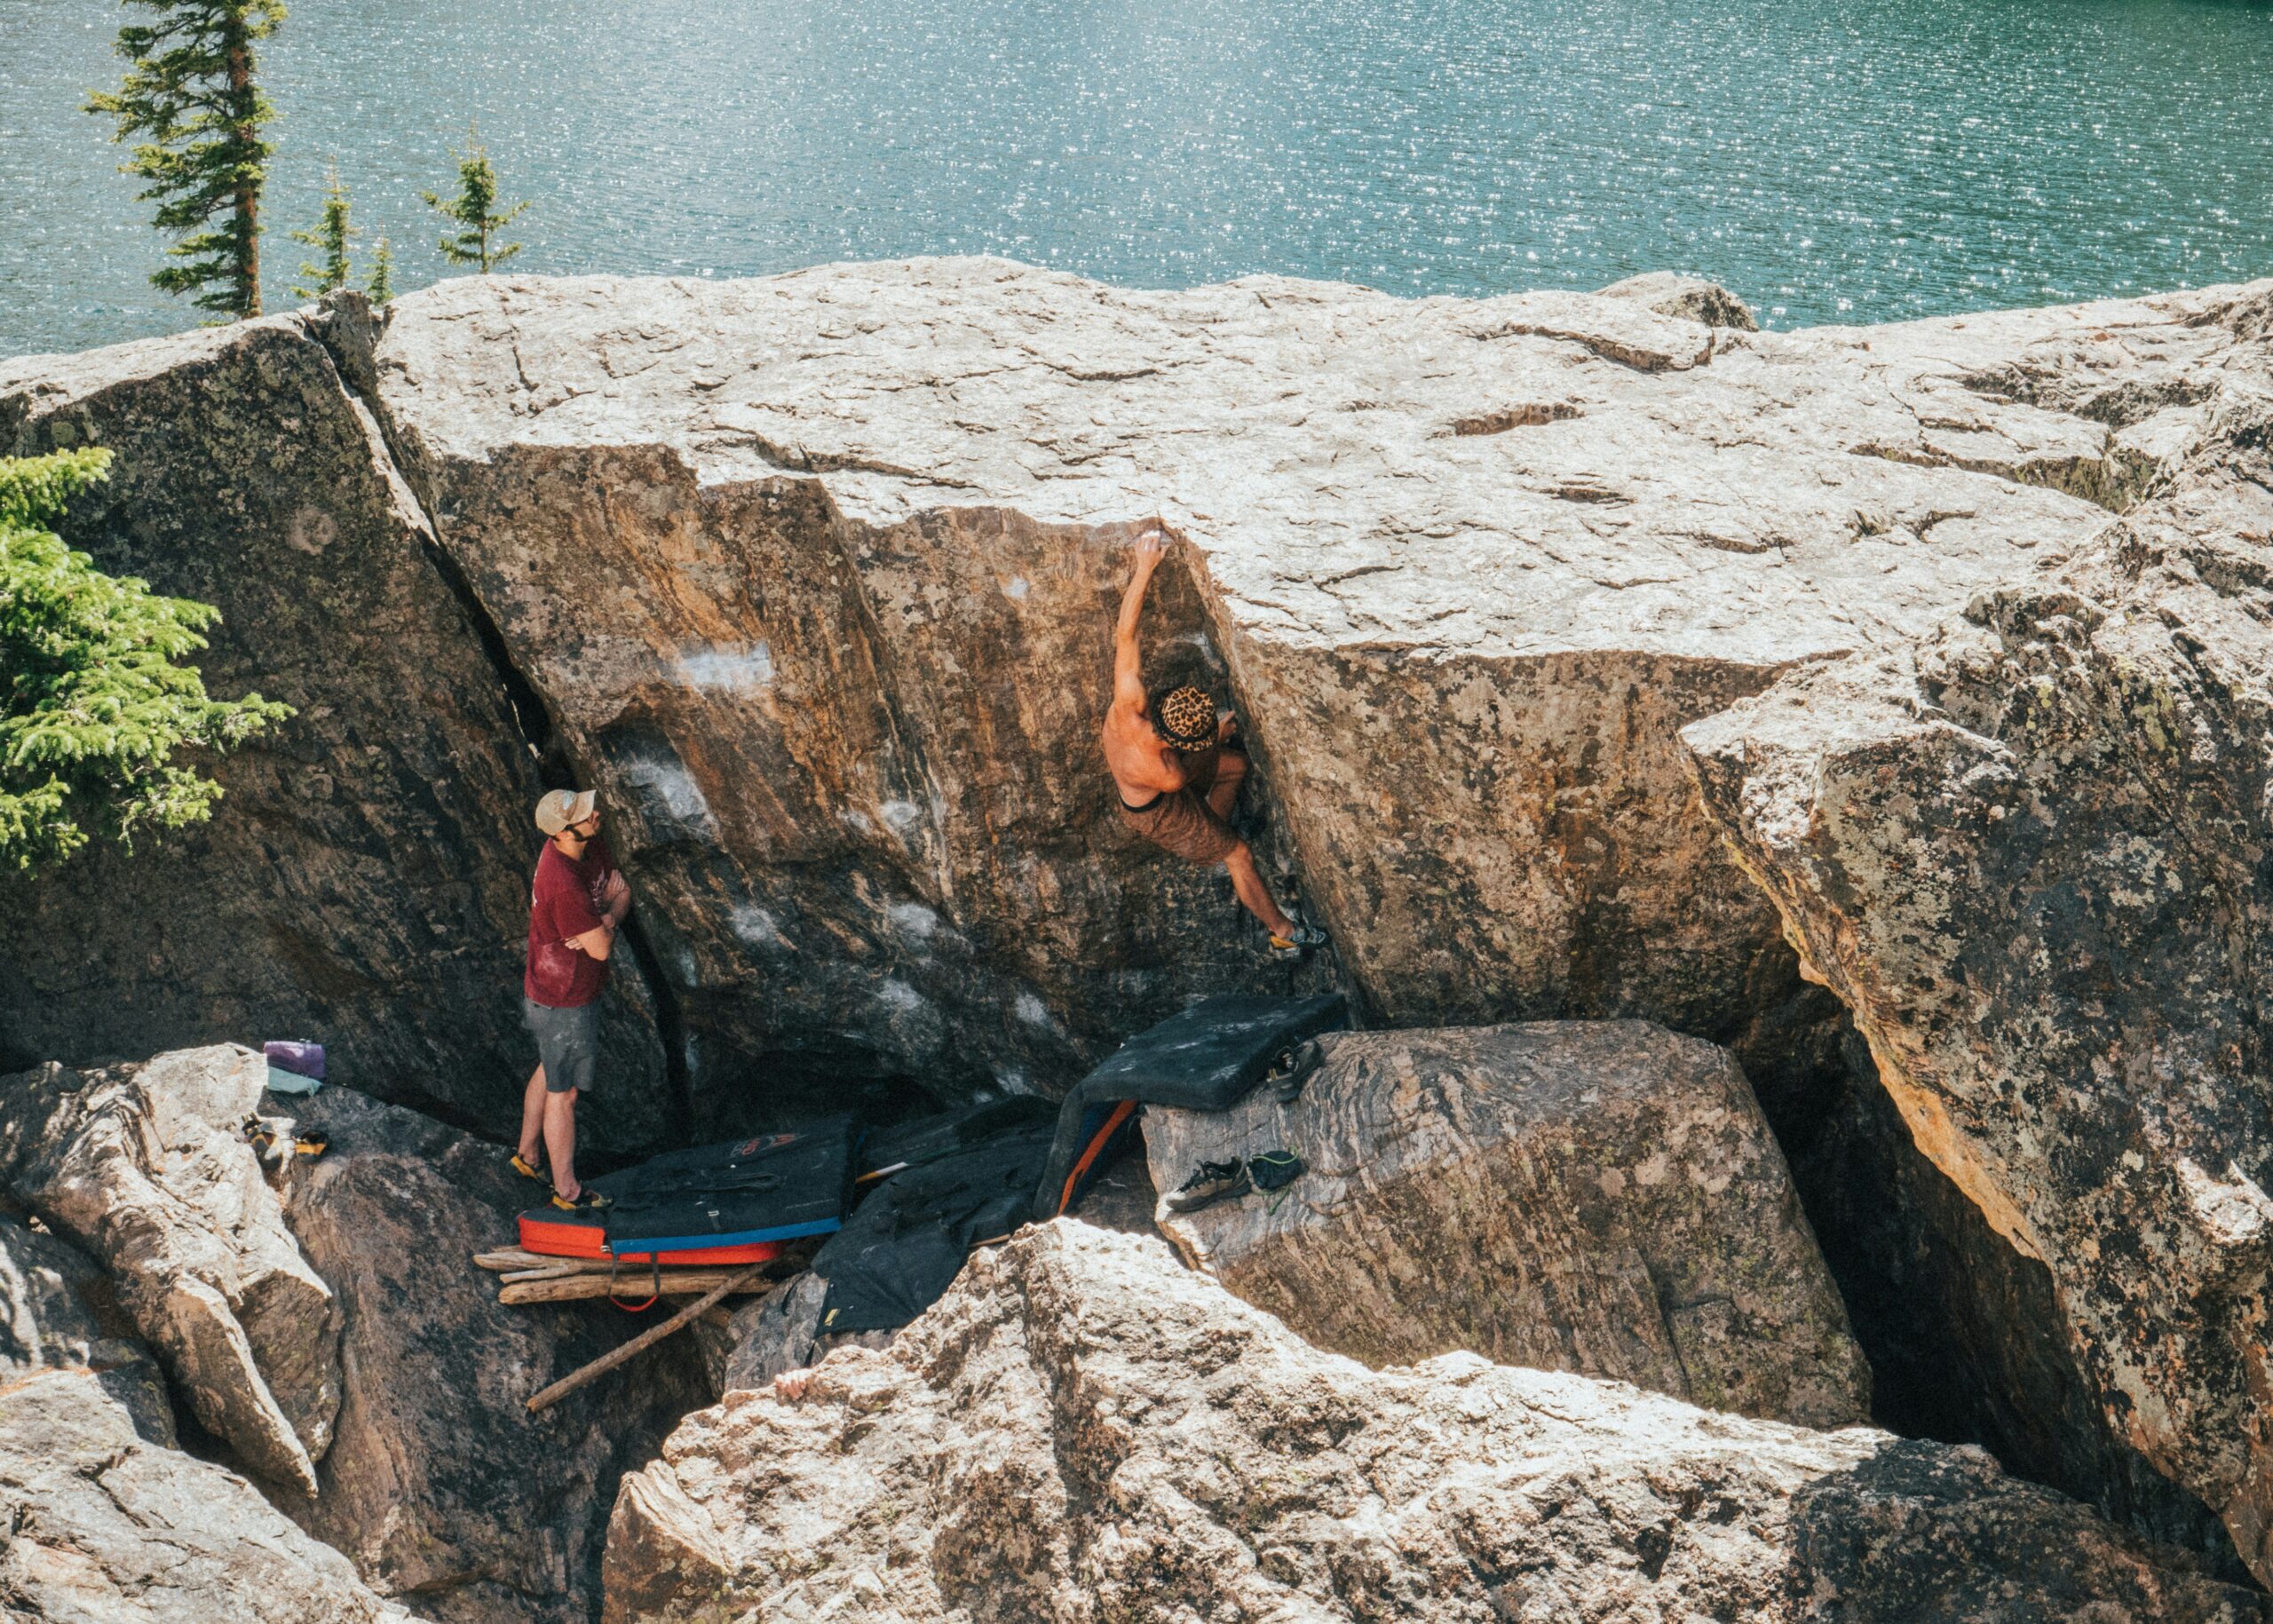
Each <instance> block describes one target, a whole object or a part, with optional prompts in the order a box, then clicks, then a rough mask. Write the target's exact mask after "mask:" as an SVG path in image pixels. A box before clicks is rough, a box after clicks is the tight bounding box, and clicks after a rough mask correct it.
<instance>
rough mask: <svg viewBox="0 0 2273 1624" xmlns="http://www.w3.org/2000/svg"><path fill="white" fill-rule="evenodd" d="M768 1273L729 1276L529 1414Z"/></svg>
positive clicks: (566, 1379) (567, 1380)
mask: <svg viewBox="0 0 2273 1624" xmlns="http://www.w3.org/2000/svg"><path fill="white" fill-rule="evenodd" d="M765 1270H766V1265H765V1264H751V1265H750V1266H749V1267H748V1268H747V1269H744V1270H742V1271H741V1272H740V1273H738V1274H734V1275H731V1276H729V1277H728V1278H727V1279H725V1281H724V1282H722V1283H721V1284H719V1285H718V1286H717V1287H714V1288H713V1289H712V1290H710V1291H709V1292H708V1293H706V1294H705V1295H702V1296H701V1297H699V1298H697V1299H696V1300H695V1301H694V1302H693V1303H688V1304H687V1305H686V1306H685V1308H683V1309H681V1310H679V1311H678V1312H677V1313H676V1314H673V1315H672V1316H671V1317H670V1318H669V1319H666V1320H664V1321H663V1322H662V1324H661V1325H659V1326H657V1327H654V1328H653V1330H650V1331H642V1332H640V1333H639V1335H637V1336H635V1337H633V1338H632V1339H631V1340H630V1342H628V1343H624V1344H623V1346H622V1347H621V1348H618V1349H616V1350H615V1351H614V1352H613V1353H604V1354H602V1355H600V1357H599V1358H598V1359H594V1360H593V1361H592V1362H591V1363H590V1364H589V1365H587V1366H585V1367H583V1368H582V1370H576V1371H571V1372H570V1373H569V1374H566V1375H565V1376H563V1377H561V1378H560V1380H558V1382H554V1383H553V1384H552V1385H551V1386H550V1387H548V1388H546V1389H545V1390H543V1392H541V1393H539V1394H537V1395H536V1397H535V1398H531V1399H530V1400H529V1414H532V1415H534V1414H536V1413H537V1412H538V1411H539V1410H542V1409H547V1408H549V1407H550V1406H553V1405H556V1404H558V1403H559V1402H560V1400H562V1399H563V1398H566V1397H567V1396H568V1395H569V1394H570V1393H573V1392H574V1391H575V1390H577V1389H578V1388H580V1387H582V1386H583V1385H584V1384H585V1383H586V1382H590V1381H593V1380H595V1379H596V1378H598V1377H599V1376H603V1375H606V1374H607V1373H608V1372H609V1371H611V1370H614V1368H615V1367H617V1366H618V1365H621V1364H622V1363H623V1361H624V1360H626V1359H630V1358H631V1357H632V1355H634V1354H636V1353H638V1352H641V1351H644V1350H645V1349H648V1348H652V1347H653V1346H654V1345H655V1344H656V1343H659V1342H661V1341H662V1340H663V1338H664V1337H666V1336H669V1335H670V1334H671V1333H672V1332H673V1331H676V1330H677V1329H678V1328H679V1327H681V1326H683V1325H686V1324H688V1323H690V1322H691V1321H693V1319H695V1318H696V1317H697V1316H699V1315H700V1314H701V1312H702V1311H703V1310H705V1309H707V1308H709V1306H710V1305H711V1304H713V1303H717V1301H719V1300H720V1299H721V1298H723V1297H724V1296H725V1295H726V1294H727V1293H728V1292H730V1291H733V1290H734V1289H736V1288H737V1287H752V1286H755V1285H757V1284H759V1283H761V1281H762V1279H763V1277H764V1273H765ZM506 1289H507V1290H509V1291H510V1290H512V1289H514V1288H513V1287H506Z"/></svg>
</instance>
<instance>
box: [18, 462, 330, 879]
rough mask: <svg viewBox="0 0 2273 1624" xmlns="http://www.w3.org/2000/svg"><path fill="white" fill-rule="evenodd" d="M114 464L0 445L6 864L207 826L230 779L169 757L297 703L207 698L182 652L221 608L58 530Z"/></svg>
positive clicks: (230, 737)
mask: <svg viewBox="0 0 2273 1624" xmlns="http://www.w3.org/2000/svg"><path fill="white" fill-rule="evenodd" d="M109 467H110V453H109V452H107V451H103V450H81V451H59V452H55V453H53V454H51V455H50V456H35V457H0V865H8V866H12V867H18V868H28V867H33V866H34V865H35V864H38V863H44V862H52V861H55V860H59V859H61V858H66V857H68V856H69V855H70V854H71V853H72V852H75V851H77V850H78V849H79V848H80V847H82V846H83V845H85V844H87V842H88V841H89V840H90V839H91V838H93V837H95V836H102V837H104V838H107V839H111V840H115V841H117V842H118V843H119V844H122V845H125V846H127V847H129V848H130V849H131V846H132V844H133V837H134V836H135V834H136V833H137V832H138V831H139V830H143V829H161V828H176V827H178V826H180V825H182V824H186V823H202V822H203V821H204V820H206V819H207V818H208V817H209V816H210V815H211V812H212V807H213V803H214V802H216V801H217V800H218V799H220V796H221V787H220V786H219V785H218V784H217V783H215V782H213V781H212V780H210V779H206V778H202V777H200V776H199V775H198V774H197V773H195V772H192V771H190V770H188V769H187V768H185V767H181V766H178V765H176V764H174V762H173V759H172V758H173V756H174V753H175V752H176V751H177V750H181V749H203V750H210V751H214V752H216V753H219V752H225V751H227V750H229V749H234V748H235V747H236V746H237V745H240V744H242V743H243V742H244V741H245V740H246V739H248V738H249V737H250V736H251V735H252V734H254V733H258V732H259V731H260V730H261V729H262V728H264V727H266V726H269V725H272V724H273V723H276V722H279V721H281V720H283V719H284V718H285V717H289V716H290V715H291V714H292V712H291V709H290V707H289V706H285V705H279V704H275V703H273V702H271V701H267V700H264V699H262V698H261V697H260V695H259V694H257V693H249V694H247V695H246V696H245V697H244V698H243V699H242V700H215V699H210V698H208V697H207V695H206V693H205V683H204V680H203V678H202V677H200V676H199V675H198V673H197V669H196V668H195V667H194V666H189V665H183V664H178V663H177V661H180V660H181V659H182V657H183V656H185V655H186V654H191V653H193V652H194V651H195V650H197V649H201V648H203V647H204V646H205V639H204V638H202V637H201V636H200V635H199V633H200V632H201V631H202V630H203V629H204V628H205V627H208V626H210V625H211V624H213V622H216V621H218V619H219V618H220V613H219V611H218V610H216V609H215V608H214V607H213V606H211V605H210V604H202V603H197V602H194V601H193V600H191V599H188V598H162V597H160V596H159V595H158V594H156V593H154V592H153V591H151V590H150V589H149V587H148V585H147V583H146V582H141V581H138V580H135V579H133V578H132V577H131V576H112V575H107V574H103V572H102V571H100V570H99V569H97V568H96V567H95V566H94V563H93V560H91V558H88V556H87V555H86V554H85V553H83V552H75V551H72V550H71V549H70V548H68V547H67V546H65V545H64V543H63V541H62V539H61V538H60V537H59V536H58V535H55V534H54V532H53V531H51V530H50V529H49V528H48V526H49V524H50V522H51V521H52V520H54V519H58V518H59V517H61V515H62V513H63V511H64V506H65V504H66V503H67V502H68V501H69V500H70V498H71V497H73V496H75V495H77V494H78V493H79V492H81V491H83V490H84V489H86V488H87V487H89V486H91V485H92V484H94V483H95V482H96V481H97V480H99V479H105V478H107V477H108V471H109Z"/></svg>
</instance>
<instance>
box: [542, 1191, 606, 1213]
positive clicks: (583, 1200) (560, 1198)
mask: <svg viewBox="0 0 2273 1624" xmlns="http://www.w3.org/2000/svg"><path fill="white" fill-rule="evenodd" d="M552 1204H553V1205H554V1206H555V1207H558V1208H560V1210H561V1211H563V1212H604V1211H606V1209H607V1208H610V1207H613V1206H614V1205H615V1203H614V1201H611V1200H608V1199H607V1197H606V1196H604V1195H602V1194H601V1193H600V1192H598V1191H597V1190H595V1189H593V1188H592V1187H591V1186H590V1184H587V1185H585V1186H584V1187H583V1188H582V1190H579V1191H577V1192H576V1193H575V1194H574V1195H573V1196H568V1195H563V1194H561V1193H560V1192H559V1191H558V1190H555V1191H554V1192H552Z"/></svg>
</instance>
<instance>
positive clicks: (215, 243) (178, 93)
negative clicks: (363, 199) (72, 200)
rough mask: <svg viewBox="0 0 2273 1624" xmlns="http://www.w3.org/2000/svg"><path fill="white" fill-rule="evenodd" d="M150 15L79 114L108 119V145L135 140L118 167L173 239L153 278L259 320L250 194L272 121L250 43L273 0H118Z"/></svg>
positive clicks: (206, 304) (123, 42) (206, 306)
mask: <svg viewBox="0 0 2273 1624" xmlns="http://www.w3.org/2000/svg"><path fill="white" fill-rule="evenodd" d="M126 4H129V5H136V6H141V7H143V8H145V9H147V11H149V12H154V13H155V16H154V20H152V21H151V22H149V23H147V24H140V23H130V24H128V25H127V26H126V27H124V28H121V29H120V30H119V31H118V46H117V49H118V54H119V55H121V56H123V57H124V58H125V59H127V61H128V63H130V64H131V66H130V67H128V68H127V71H126V77H125V79H124V80H123V82H122V83H120V85H119V88H118V89H117V91H115V92H112V93H109V94H98V95H96V96H94V97H92V98H91V99H89V100H88V103H87V111H88V112H90V113H101V114H107V115H110V116H111V117H113V118H115V119H116V120H117V122H118V128H117V130H116V131H115V133H114V134H113V136H112V138H111V139H114V140H115V141H120V142H126V141H132V140H134V139H135V138H137V137H141V138H144V139H141V140H139V142H137V144H136V145H135V146H134V147H133V148H132V156H131V159H130V161H129V162H126V163H124V164H122V165H121V166H120V167H121V168H122V169H123V170H124V171H125V172H126V173H128V174H130V175H136V176H139V177H140V178H142V179H144V180H146V181H147V182H149V185H148V186H147V187H146V188H144V189H143V190H142V191H141V192H139V193H137V194H136V197H137V198H138V200H139V201H140V202H155V203H156V204H157V205H158V210H157V215H156V222H155V223H156V225H157V227H158V229H159V230H161V231H164V232H171V233H173V234H175V236H176V237H177V238H178V241H177V242H175V243H174V245H173V246H172V247H171V248H170V249H168V250H166V252H167V254H168V256H169V257H171V258H173V259H176V260H178V261H179V263H178V264H175V265H166V266H164V267H163V268H162V269H160V270H158V271H156V272H154V273H152V275H151V277H150V281H151V282H152V284H153V285H154V286H155V287H157V288H159V289H162V290H163V291H165V292H167V293H176V294H187V295H190V296H191V297H192V300H193V302H194V304H195V305H197V307H198V308H199V309H201V310H210V311H212V312H214V313H216V314H218V315H219V316H221V317H223V318H224V319H229V318H239V317H244V316H257V315H258V314H259V313H260V188H261V185H262V183H263V182H264V181H265V179H266V178H267V172H268V171H267V165H268V154H269V152H270V147H269V144H268V142H267V141H266V140H265V139H262V135H261V131H262V129H263V128H264V127H265V125H266V124H267V123H268V121H269V120H270V119H271V118H272V117H273V112H272V110H271V109H270V107H269V105H268V99H267V98H266V97H265V96H263V95H262V94H261V93H260V87H259V85H258V83H257V82H256V75H257V62H256V60H255V59H254V54H253V47H254V46H255V45H256V44H258V43H259V42H260V41H262V40H264V39H266V38H267V37H268V36H270V35H271V34H273V33H274V32H275V31H276V28H277V25H278V24H279V23H281V22H282V21H283V20H284V8H283V6H282V5H281V4H279V3H278V0H126Z"/></svg>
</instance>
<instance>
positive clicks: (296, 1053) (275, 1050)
mask: <svg viewBox="0 0 2273 1624" xmlns="http://www.w3.org/2000/svg"><path fill="white" fill-rule="evenodd" d="M260 1052H261V1053H262V1054H264V1055H265V1056H267V1057H268V1063H269V1065H271V1066H274V1067H275V1068H276V1069H277V1070H278V1071H281V1072H290V1073H293V1074H294V1075H296V1076H300V1077H313V1079H315V1081H318V1082H321V1081H323V1045H322V1044H321V1043H313V1042H309V1041H308V1040H307V1039H305V1038H275V1039H272V1040H271V1041H269V1042H265V1043H263V1044H262V1045H261V1046H260Z"/></svg>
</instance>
